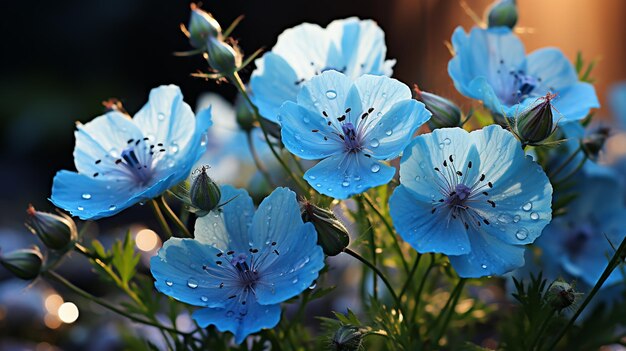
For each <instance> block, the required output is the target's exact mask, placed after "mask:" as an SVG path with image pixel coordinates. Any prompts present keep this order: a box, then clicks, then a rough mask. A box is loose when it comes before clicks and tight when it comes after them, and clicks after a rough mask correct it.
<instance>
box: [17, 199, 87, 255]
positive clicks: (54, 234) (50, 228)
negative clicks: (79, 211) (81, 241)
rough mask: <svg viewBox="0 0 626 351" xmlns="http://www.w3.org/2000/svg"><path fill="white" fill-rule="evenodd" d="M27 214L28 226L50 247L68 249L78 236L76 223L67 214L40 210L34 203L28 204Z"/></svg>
mask: <svg viewBox="0 0 626 351" xmlns="http://www.w3.org/2000/svg"><path fill="white" fill-rule="evenodd" d="M26 214H27V217H26V227H28V229H30V231H31V232H32V233H33V234H35V235H37V237H39V240H41V242H42V243H43V244H44V245H45V246H46V247H47V248H49V249H52V250H66V249H68V248H69V247H71V245H73V243H74V241H75V240H76V238H77V237H78V231H77V230H76V224H75V223H74V221H73V220H72V219H71V218H70V217H69V216H67V215H63V214H62V215H56V214H52V213H47V212H40V211H37V210H35V208H34V207H33V205H28V208H27V209H26Z"/></svg>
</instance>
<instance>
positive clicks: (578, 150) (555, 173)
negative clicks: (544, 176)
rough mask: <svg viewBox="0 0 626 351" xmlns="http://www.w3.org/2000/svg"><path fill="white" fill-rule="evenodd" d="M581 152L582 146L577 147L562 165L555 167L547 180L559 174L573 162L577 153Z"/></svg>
mask: <svg viewBox="0 0 626 351" xmlns="http://www.w3.org/2000/svg"><path fill="white" fill-rule="evenodd" d="M581 150H582V146H578V148H577V149H576V150H575V151H574V152H573V153H572V154H571V155H569V157H568V158H567V159H566V160H565V161H563V163H561V164H560V165H559V167H557V168H556V169H555V170H554V171H552V172H550V175H549V176H548V178H550V179H552V178H553V177H554V176H556V175H557V174H559V173H560V172H561V171H562V170H563V169H564V168H565V167H566V166H567V165H568V164H569V163H570V162H572V161H573V160H574V158H575V157H576V155H578V153H579V152H580V151H581Z"/></svg>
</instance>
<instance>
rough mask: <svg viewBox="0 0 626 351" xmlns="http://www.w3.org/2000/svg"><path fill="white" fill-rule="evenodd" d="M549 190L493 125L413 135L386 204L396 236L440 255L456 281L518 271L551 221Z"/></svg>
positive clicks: (509, 138) (527, 159) (515, 146)
mask: <svg viewBox="0 0 626 351" xmlns="http://www.w3.org/2000/svg"><path fill="white" fill-rule="evenodd" d="M551 201H552V186H551V185H550V182H549V181H548V177H547V176H546V174H545V173H544V172H543V170H542V169H541V167H540V166H539V165H538V164H536V163H535V162H533V161H532V159H531V157H530V156H525V155H524V151H523V150H522V148H521V145H520V143H519V141H518V140H517V139H515V137H514V136H513V135H512V134H511V133H509V132H507V131H505V130H504V129H502V128H501V127H499V126H497V125H491V126H488V127H485V128H483V129H482V130H478V131H474V132H471V133H468V132H466V131H464V130H463V129H460V128H445V129H437V130H435V131H433V132H432V133H430V134H425V135H420V136H418V137H417V138H415V139H414V140H413V142H412V143H411V145H410V146H409V147H407V149H406V150H405V151H404V155H403V156H402V160H401V161H400V186H398V187H397V188H396V189H395V191H394V193H393V195H392V196H391V198H390V199H389V207H390V214H391V218H392V219H393V223H394V225H395V227H396V230H397V231H398V233H399V234H400V235H401V236H402V238H404V240H405V241H407V242H408V243H409V244H411V246H413V248H415V249H416V250H417V251H418V252H420V253H423V252H440V253H443V254H446V255H448V256H449V258H450V262H451V263H452V266H453V267H454V268H455V269H456V271H457V273H458V274H459V275H460V276H462V277H482V276H486V275H493V274H496V275H499V274H503V273H506V272H508V271H511V270H512V269H514V268H517V267H520V266H522V265H523V264H524V246H523V245H524V244H528V243H532V242H533V241H534V240H535V239H536V238H537V237H538V236H539V235H540V234H541V231H542V230H543V228H544V227H545V226H546V225H547V224H548V223H549V222H550V219H551V218H552V211H551Z"/></svg>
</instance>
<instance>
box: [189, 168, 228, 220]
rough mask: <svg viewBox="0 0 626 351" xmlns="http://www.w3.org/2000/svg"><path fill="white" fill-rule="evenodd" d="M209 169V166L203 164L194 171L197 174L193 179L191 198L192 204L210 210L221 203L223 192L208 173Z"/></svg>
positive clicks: (190, 189)
mask: <svg viewBox="0 0 626 351" xmlns="http://www.w3.org/2000/svg"><path fill="white" fill-rule="evenodd" d="M207 169H208V167H206V166H202V167H201V168H199V169H197V170H196V171H195V172H194V173H197V175H196V176H195V178H194V179H193V180H192V181H191V187H190V188H189V198H190V200H191V205H192V206H194V207H196V208H197V209H200V210H203V211H206V212H209V211H211V210H213V209H214V208H216V207H217V205H219V202H220V198H221V196H222V192H221V191H220V187H219V186H218V185H217V184H215V182H214V181H213V180H211V178H210V177H209V175H208V174H207V172H206V171H207Z"/></svg>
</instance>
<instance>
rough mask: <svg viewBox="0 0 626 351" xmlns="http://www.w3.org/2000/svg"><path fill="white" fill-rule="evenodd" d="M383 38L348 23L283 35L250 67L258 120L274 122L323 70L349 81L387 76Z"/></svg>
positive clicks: (367, 23) (367, 25)
mask: <svg viewBox="0 0 626 351" xmlns="http://www.w3.org/2000/svg"><path fill="white" fill-rule="evenodd" d="M386 53H387V47H386V46H385V33H384V32H383V31H382V30H381V29H380V27H378V25H376V22H374V21H372V20H359V19H358V18H356V17H350V18H346V19H342V20H336V21H333V22H331V23H330V24H329V25H328V27H326V28H322V27H320V26H318V25H317V24H311V23H303V24H301V25H298V26H296V27H293V28H290V29H287V30H285V31H284V32H283V33H282V34H281V35H280V36H279V37H278V41H277V42H276V45H274V47H273V48H272V50H271V51H270V52H268V53H266V54H265V55H263V57H261V58H260V59H257V60H256V61H255V64H256V67H257V68H256V70H254V72H252V78H251V79H250V88H251V89H252V92H253V93H254V96H253V97H252V101H253V102H254V104H255V105H256V106H257V107H258V108H259V112H260V113H261V115H262V116H263V117H265V118H267V119H269V120H270V121H273V122H277V118H278V110H279V109H280V106H281V105H282V103H283V102H285V101H296V97H297V96H298V92H299V91H300V88H301V86H302V83H304V82H306V81H307V80H309V79H311V77H313V76H315V75H317V74H320V73H322V72H324V71H327V70H335V71H339V72H342V73H344V74H345V75H347V76H348V77H350V78H351V79H356V78H358V77H360V76H361V75H363V74H374V75H386V76H391V73H392V67H393V65H394V64H395V62H396V61H395V60H385V55H386Z"/></svg>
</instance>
